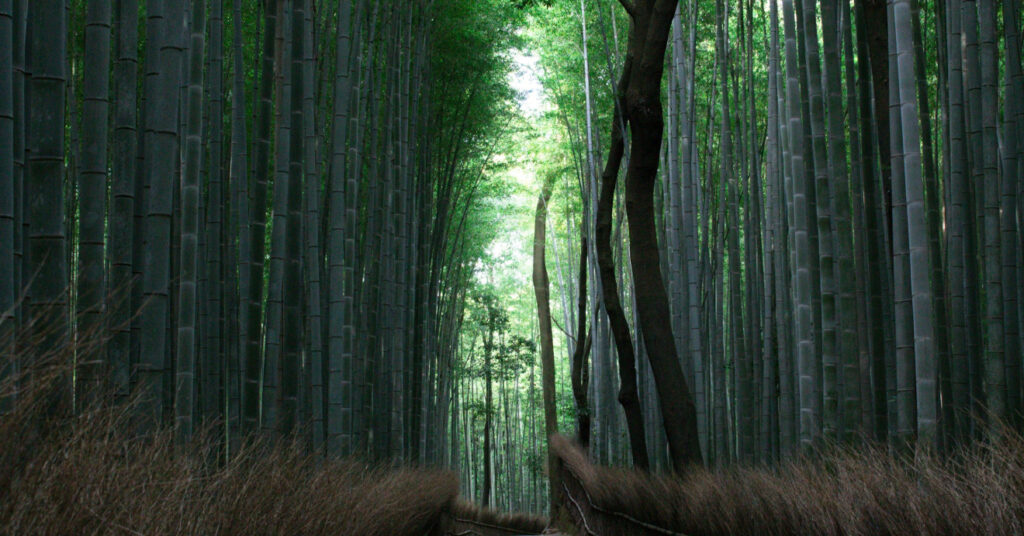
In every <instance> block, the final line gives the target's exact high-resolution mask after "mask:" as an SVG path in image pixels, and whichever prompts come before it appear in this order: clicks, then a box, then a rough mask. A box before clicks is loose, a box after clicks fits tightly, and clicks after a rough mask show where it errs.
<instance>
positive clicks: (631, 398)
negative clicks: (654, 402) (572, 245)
mask: <svg viewBox="0 0 1024 536" xmlns="http://www.w3.org/2000/svg"><path fill="white" fill-rule="evenodd" d="M632 65H633V59H632V57H627V58H626V63H625V65H624V66H623V70H622V77H621V78H620V79H619V85H618V90H619V95H618V98H617V99H616V104H615V112H614V114H613V117H612V134H611V148H610V150H609V152H608V161H607V162H606V163H605V168H604V171H603V172H602V174H601V196H600V198H599V199H598V202H597V225H596V226H595V235H596V238H597V263H598V268H599V273H600V275H601V290H602V292H603V296H602V297H603V299H604V307H605V310H606V311H607V312H608V320H609V324H610V326H611V330H612V336H613V337H614V338H615V350H616V354H617V355H618V357H619V378H620V384H619V403H620V404H622V409H623V411H624V412H625V414H626V427H627V428H628V430H629V444H630V450H631V451H632V453H633V465H634V466H635V467H637V468H638V469H644V470H646V469H648V468H650V460H649V458H648V452H647V436H646V435H645V433H644V418H643V413H642V412H641V405H640V398H639V395H638V393H637V385H636V357H635V354H634V353H633V340H632V336H631V335H630V333H629V324H628V323H627V322H626V314H625V312H624V311H623V309H622V302H621V301H620V299H619V286H618V282H617V281H616V279H615V262H614V260H613V257H612V246H611V234H612V210H613V208H614V207H613V205H614V202H615V186H616V184H617V183H618V179H619V169H620V168H621V167H622V159H623V156H624V153H625V149H626V144H625V137H624V129H625V118H624V117H623V115H622V105H621V102H622V98H623V94H622V91H623V90H624V89H625V87H626V83H627V81H628V80H629V74H630V71H631V69H632Z"/></svg>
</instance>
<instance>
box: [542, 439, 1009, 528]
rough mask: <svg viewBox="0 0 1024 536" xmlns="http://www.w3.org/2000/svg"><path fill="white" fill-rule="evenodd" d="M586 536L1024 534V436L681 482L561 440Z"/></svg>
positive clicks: (568, 486) (559, 449)
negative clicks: (907, 456)
mask: <svg viewBox="0 0 1024 536" xmlns="http://www.w3.org/2000/svg"><path fill="white" fill-rule="evenodd" d="M553 445H554V449H555V451H556V453H557V455H558V457H559V460H560V467H559V472H560V474H561V475H563V478H564V479H565V484H564V485H565V487H564V488H563V490H561V493H562V494H563V497H567V496H571V499H569V500H567V501H566V504H567V508H568V510H569V514H570V517H572V519H573V521H574V522H575V524H576V525H577V528H578V529H579V532H580V534H600V535H602V536H604V535H617V534H629V535H644V534H652V535H653V534H659V535H664V534H686V535H689V536H698V535H744V534H750V535H755V534H758V535H760V534H778V535H789V534H808V535H812V534H813V535H819V534H821V535H840V534H842V535H864V536H867V535H887V536H900V535H908V536H909V535H947V534H948V535H988V534H991V535H996V534H1022V533H1024V441H1022V440H1021V438H1020V437H1019V436H1016V435H1009V434H1005V435H1004V439H1003V440H1002V441H1001V442H1000V443H999V444H998V445H994V446H979V447H976V448H975V449H973V450H972V451H970V452H965V453H963V454H961V455H959V456H956V457H954V458H953V459H952V460H951V461H941V460H938V459H935V458H932V457H929V456H925V455H919V456H918V457H917V459H915V460H900V459H896V458H894V457H892V456H889V455H887V454H885V453H884V452H878V451H867V452H863V451H862V452H851V451H843V452H837V453H835V454H833V455H830V456H828V457H824V458H821V459H818V460H816V461H814V460H798V461H793V462H790V463H788V464H785V465H783V466H782V467H779V468H777V469H751V468H737V469H732V470H726V471H721V472H710V471H706V470H696V471H694V472H692V473H690V474H688V475H686V476H685V477H682V478H673V477H668V476H658V475H649V474H642V473H637V472H633V471H626V470H622V469H612V468H603V467H596V466H594V465H592V464H590V463H589V462H588V461H587V460H586V457H585V456H584V455H583V453H582V452H580V450H579V449H578V448H577V447H576V446H575V445H573V444H572V443H571V442H570V441H569V440H567V439H565V438H562V437H559V438H556V439H555V441H554V442H553Z"/></svg>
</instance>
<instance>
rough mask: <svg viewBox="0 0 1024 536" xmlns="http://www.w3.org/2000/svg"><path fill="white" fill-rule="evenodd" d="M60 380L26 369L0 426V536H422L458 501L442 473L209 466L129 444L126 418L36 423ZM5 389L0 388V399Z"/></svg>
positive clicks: (257, 456) (314, 463)
mask: <svg viewBox="0 0 1024 536" xmlns="http://www.w3.org/2000/svg"><path fill="white" fill-rule="evenodd" d="M4 354H6V355H8V357H9V355H10V352H2V351H0V355H4ZM34 357H36V358H37V359H38V357H39V356H34ZM53 357H54V359H52V360H51V362H61V361H63V362H66V361H67V359H66V356H65V359H61V358H60V357H61V356H53ZM37 363H38V362H37ZM67 372H68V371H67V367H66V366H65V367H61V366H51V367H47V366H38V365H37V366H36V367H34V370H33V371H32V373H31V375H27V376H25V377H23V378H21V380H20V384H21V386H22V388H21V390H20V391H19V393H18V399H17V403H16V404H15V406H14V409H13V410H12V411H11V412H9V413H7V414H5V415H3V416H0V534H75V535H89V534H146V535H156V534H160V535H163V534H226V535H230V534H238V535H252V534H304V535H315V534H330V535H381V536H384V535H388V536H390V535H406V534H408V535H423V534H427V533H428V532H430V531H432V530H436V528H437V525H438V523H439V522H440V519H441V514H442V512H443V511H445V510H447V509H449V508H450V507H451V505H452V503H453V502H454V500H455V497H456V494H457V492H458V481H457V479H456V477H455V476H454V475H453V474H451V473H447V472H438V471H426V470H414V469H388V470H385V469H374V468H368V467H366V466H364V465H361V464H358V463H355V462H351V461H330V462H324V461H322V460H318V459H316V458H315V457H311V456H308V455H305V454H303V453H302V451H301V449H298V448H285V447H282V448H273V449H271V448H265V447H260V446H258V445H249V446H247V447H245V448H244V449H243V451H242V452H241V453H240V454H239V455H238V456H236V457H234V458H233V460H232V461H231V462H230V463H228V464H226V465H221V466H217V464H211V463H208V462H209V460H212V459H215V456H214V455H213V453H212V452H211V451H210V450H209V449H207V448H205V447H203V445H204V444H209V443H208V442H203V441H201V440H197V441H196V443H195V444H194V445H192V446H191V447H188V448H181V447H178V446H176V445H175V444H174V441H173V433H172V431H170V430H165V431H161V432H158V433H157V434H155V435H152V436H147V437H146V438H138V437H132V436H131V435H130V433H129V432H128V431H129V430H130V429H131V425H130V416H131V411H130V409H129V408H127V407H107V408H100V409H96V410H93V411H89V412H86V413H84V414H81V415H79V416H76V417H67V418H54V417H48V416H47V415H51V414H52V411H51V410H52V400H53V398H52V396H51V393H52V391H53V388H54V386H55V385H60V384H61V383H64V384H65V385H66V378H67V377H68V374H67ZM62 378H63V379H64V380H62ZM13 385H14V383H13V382H11V381H7V382H4V384H3V385H0V399H3V398H5V397H9V396H10V394H11V392H12V388H13Z"/></svg>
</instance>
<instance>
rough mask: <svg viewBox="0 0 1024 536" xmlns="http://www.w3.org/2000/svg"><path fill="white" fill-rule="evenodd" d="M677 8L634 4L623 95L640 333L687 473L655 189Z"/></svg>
mask: <svg viewBox="0 0 1024 536" xmlns="http://www.w3.org/2000/svg"><path fill="white" fill-rule="evenodd" d="M676 4H677V2H676V0H658V1H656V2H655V1H653V0H644V1H641V2H638V3H636V4H633V6H632V11H633V13H632V25H631V28H630V38H629V54H630V55H632V57H633V61H634V62H635V65H634V67H633V68H632V69H631V72H630V76H629V79H628V85H627V88H626V91H625V109H626V115H627V117H628V120H629V126H630V133H631V134H632V143H631V145H630V148H631V158H630V161H629V168H628V170H627V172H626V214H627V216H628V217H629V239H630V244H629V248H630V260H631V261H632V266H633V276H634V287H635V289H634V290H635V293H636V297H637V308H638V313H639V319H640V330H641V332H642V333H643V337H644V346H645V347H646V348H647V354H648V358H649V359H650V363H651V369H652V370H653V372H654V379H655V384H656V385H657V388H658V397H659V401H660V405H661V413H662V419H663V420H664V423H665V435H666V437H667V438H668V443H669V453H670V456H671V458H672V465H673V467H674V469H675V470H676V471H678V472H684V471H685V470H686V469H687V467H688V466H690V465H692V464H701V463H703V457H702V456H701V451H700V443H699V442H698V437H697V411H696V408H695V407H694V404H693V399H692V398H691V397H690V392H689V389H688V388H687V386H686V379H685V377H684V376H683V369H682V367H681V366H680V364H679V357H678V354H677V353H676V347H675V339H674V336H673V335H672V326H671V313H670V311H669V305H668V295H667V294H666V292H665V285H664V282H663V280H662V277H661V254H660V251H659V248H658V239H657V231H656V229H655V222H654V185H655V181H656V179H657V175H658V164H659V160H660V156H661V141H662V132H663V130H664V119H663V111H662V106H661V79H662V74H663V71H664V60H665V48H666V46H667V42H668V32H669V29H670V27H671V24H672V14H673V12H674V11H675V8H676ZM627 5H628V4H627Z"/></svg>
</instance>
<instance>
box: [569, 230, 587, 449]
mask: <svg viewBox="0 0 1024 536" xmlns="http://www.w3.org/2000/svg"><path fill="white" fill-rule="evenodd" d="M577 295H578V296H579V304H578V309H577V311H578V313H577V316H576V318H577V323H578V325H577V327H576V337H577V339H576V348H575V350H574V351H573V353H572V395H573V398H574V399H575V400H576V437H577V439H578V440H579V442H580V446H582V447H583V449H584V450H586V448H587V446H589V445H590V407H589V405H588V403H587V383H588V382H587V380H588V378H587V372H586V371H587V354H589V353H590V345H591V339H590V333H589V332H588V331H587V316H586V315H587V237H586V236H584V237H583V238H582V239H581V241H580V276H579V287H578V288H577Z"/></svg>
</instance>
